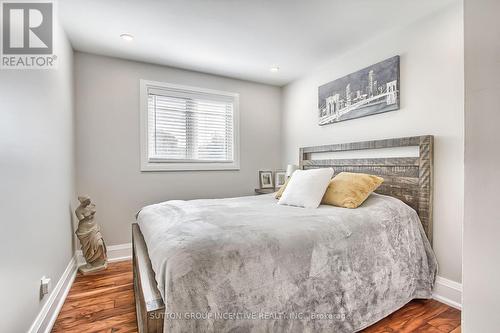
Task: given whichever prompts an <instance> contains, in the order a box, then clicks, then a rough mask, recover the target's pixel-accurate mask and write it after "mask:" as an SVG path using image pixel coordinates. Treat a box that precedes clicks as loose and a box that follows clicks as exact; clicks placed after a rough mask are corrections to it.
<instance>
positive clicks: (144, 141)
mask: <svg viewBox="0 0 500 333" xmlns="http://www.w3.org/2000/svg"><path fill="white" fill-rule="evenodd" d="M139 85H140V87H139V89H140V136H141V138H140V146H141V171H212V170H239V169H240V125H239V124H240V112H239V94H238V93H234V92H227V91H220V90H213V89H207V88H200V87H193V86H186V85H180V84H174V83H166V82H158V81H149V80H143V79H141V80H140V83H139ZM150 88H153V89H160V90H161V89H162V88H166V89H182V90H186V91H192V92H193V93H194V94H196V93H205V94H214V95H220V96H228V97H231V98H232V99H233V160H232V161H227V162H220V161H214V162H209V161H196V160H190V161H186V160H179V161H172V160H163V161H162V160H150V159H149V144H148V143H149V141H148V140H149V135H148V134H149V133H148V111H149V110H148V97H149V95H148V89H150Z"/></svg>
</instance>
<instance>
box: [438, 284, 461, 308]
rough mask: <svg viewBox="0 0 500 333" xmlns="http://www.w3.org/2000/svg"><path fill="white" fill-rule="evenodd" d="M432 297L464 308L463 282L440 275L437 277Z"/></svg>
mask: <svg viewBox="0 0 500 333" xmlns="http://www.w3.org/2000/svg"><path fill="white" fill-rule="evenodd" d="M432 298H434V299H435V300H437V301H440V302H442V303H444V304H447V305H449V306H452V307H454V308H456V309H459V310H462V284H460V283H458V282H455V281H452V280H448V279H445V278H444V277H441V276H438V277H436V285H435V286H434V291H433V293H432Z"/></svg>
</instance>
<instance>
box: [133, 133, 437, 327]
mask: <svg viewBox="0 0 500 333" xmlns="http://www.w3.org/2000/svg"><path fill="white" fill-rule="evenodd" d="M395 147H418V156H414V157H389V158H380V157H377V158H369V159H368V158H348V159H345V158H342V159H340V158H335V159H331V158H329V159H317V158H313V156H316V155H315V154H318V153H319V154H322V153H331V152H349V151H359V150H365V149H388V148H395ZM299 160H300V167H301V168H302V169H310V168H320V167H333V168H334V169H335V172H336V173H338V172H341V171H349V172H364V173H370V174H375V175H380V176H382V177H383V178H384V179H385V182H384V184H383V185H382V186H381V187H379V189H378V190H377V194H373V195H371V196H370V197H369V198H368V199H367V200H366V201H365V203H363V205H362V206H360V207H359V208H357V209H354V210H349V209H344V208H339V207H333V206H320V207H319V208H318V209H303V208H297V207H288V206H280V205H277V204H276V200H275V199H274V197H273V196H272V195H262V196H251V197H242V198H228V199H212V200H192V201H180V200H177V201H168V202H165V203H160V204H156V205H151V206H147V207H145V208H143V210H141V212H140V213H139V214H138V218H137V224H133V226H132V235H133V252H134V253H133V260H134V288H135V296H136V308H137V319H138V326H139V331H140V332H148V333H151V332H157V333H159V332H168V333H170V332H332V331H335V332H355V331H359V330H361V329H363V328H365V327H367V326H369V325H371V324H373V323H375V322H376V321H378V320H380V319H382V318H383V317H385V316H387V315H389V314H390V313H392V312H393V311H395V310H397V309H398V308H400V307H402V306H404V305H405V304H406V303H407V302H409V301H410V300H411V299H413V298H429V297H431V291H432V288H433V285H434V280H435V274H436V270H437V263H436V259H435V256H434V254H433V252H432V249H431V244H432V243H431V242H432V178H433V177H432V174H433V137H432V136H418V137H407V138H397V139H386V140H376V141H365V142H355V143H344V144H334V145H326V146H314V147H305V148H301V149H300V155H299Z"/></svg>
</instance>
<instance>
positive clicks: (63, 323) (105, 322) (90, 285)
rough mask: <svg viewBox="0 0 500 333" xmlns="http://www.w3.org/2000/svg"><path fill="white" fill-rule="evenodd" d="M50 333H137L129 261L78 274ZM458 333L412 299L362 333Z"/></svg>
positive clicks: (430, 306)
mask: <svg viewBox="0 0 500 333" xmlns="http://www.w3.org/2000/svg"><path fill="white" fill-rule="evenodd" d="M52 332H53V333H62V332H64V333H76V332H78V333H132V332H137V321H136V317H135V304H134V289H133V284H132V262H131V261H123V262H118V263H112V264H109V267H108V269H107V270H106V271H104V272H102V273H97V274H95V275H90V276H83V275H80V274H78V275H77V277H76V280H75V282H74V284H73V286H72V287H71V290H70V292H69V294H68V297H67V299H66V301H65V303H64V305H63V307H62V309H61V312H60V313H59V316H58V317H57V320H56V323H55V325H54V328H53V329H52ZM389 332H390V333H392V332H401V333H405V332H427V333H460V311H458V310H456V309H454V308H451V307H449V306H447V305H445V304H443V303H440V302H437V301H435V300H414V301H411V302H410V303H408V304H407V305H405V306H404V307H403V308H401V309H400V310H398V311H396V312H394V313H393V314H391V315H389V316H388V317H386V318H384V319H382V320H381V321H379V322H378V323H376V324H375V325H373V326H370V327H368V328H366V329H365V330H363V333H389Z"/></svg>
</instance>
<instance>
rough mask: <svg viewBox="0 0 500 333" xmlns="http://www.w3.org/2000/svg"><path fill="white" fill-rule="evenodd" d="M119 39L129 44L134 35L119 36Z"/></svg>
mask: <svg viewBox="0 0 500 333" xmlns="http://www.w3.org/2000/svg"><path fill="white" fill-rule="evenodd" d="M120 38H121V39H123V40H126V41H127V42H131V41H133V40H134V35H131V34H121V35H120Z"/></svg>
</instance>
